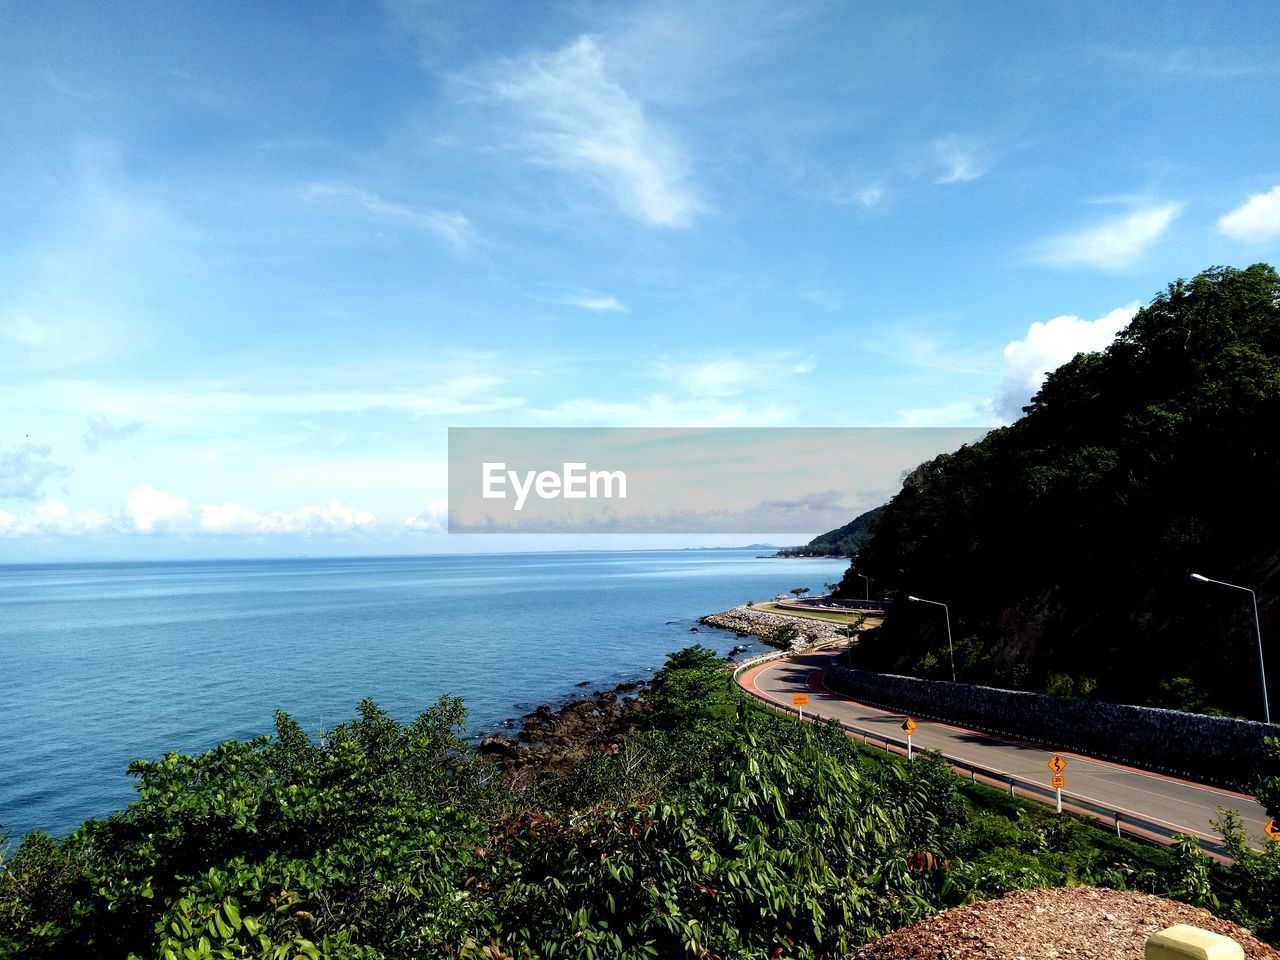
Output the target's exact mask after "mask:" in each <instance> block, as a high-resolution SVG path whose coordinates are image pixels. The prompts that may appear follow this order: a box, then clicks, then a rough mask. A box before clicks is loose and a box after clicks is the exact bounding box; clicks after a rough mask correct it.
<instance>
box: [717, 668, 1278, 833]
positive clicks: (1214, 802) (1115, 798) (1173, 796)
mask: <svg viewBox="0 0 1280 960" xmlns="http://www.w3.org/2000/svg"><path fill="white" fill-rule="evenodd" d="M835 656H837V653H828V652H823V651H812V652H810V653H806V654H799V655H797V656H794V657H788V658H785V659H781V660H774V661H771V662H768V663H765V664H761V665H759V666H756V667H752V668H751V669H749V670H746V671H744V672H743V673H742V674H741V675H740V676H739V677H738V683H739V684H741V685H742V687H743V688H744V689H746V690H747V691H748V692H750V693H753V694H755V695H757V696H760V697H763V698H764V699H767V700H771V701H773V702H774V703H777V704H780V705H783V706H787V707H790V705H791V696H792V694H795V693H807V694H808V695H809V706H808V707H806V708H805V710H804V713H805V716H807V717H808V716H815V715H816V716H820V717H836V718H837V719H839V720H840V721H841V722H843V723H844V724H845V725H846V727H849V728H852V730H854V731H856V732H857V733H858V734H862V733H867V734H869V735H870V736H871V742H873V743H874V742H875V741H876V740H877V739H880V738H887V739H889V740H891V741H895V742H898V743H903V744H905V741H906V734H905V733H904V732H903V731H902V729H901V724H902V721H903V719H904V718H903V715H902V714H900V713H893V712H890V711H887V710H881V709H878V708H876V707H871V706H867V705H866V704H862V703H858V702H856V701H854V700H851V699H849V698H848V697H846V696H844V695H842V694H838V693H835V692H833V691H831V690H828V689H827V688H826V687H825V686H824V685H823V683H822V675H823V672H824V670H825V668H826V666H827V664H828V663H829V662H830V661H831V660H832V659H833V658H834V657H835ZM912 741H913V745H914V747H915V749H918V750H941V751H942V752H943V753H944V754H945V755H946V756H947V758H948V759H950V760H952V761H953V762H957V761H958V762H959V765H960V766H961V767H963V765H964V763H966V762H967V763H971V764H975V765H978V766H981V767H983V768H985V769H987V770H991V771H995V772H997V773H1003V774H1008V775H1013V776H1015V777H1021V778H1024V779H1026V780H1030V781H1032V782H1034V783H1037V784H1040V785H1041V786H1042V787H1043V788H1044V792H1043V793H1041V794H1039V795H1036V794H1034V793H1032V791H1030V790H1028V789H1024V788H1023V787H1022V785H1021V784H1019V785H1018V787H1017V788H1016V789H1017V790H1018V792H1019V793H1022V794H1024V795H1031V796H1035V797H1036V799H1039V800H1042V801H1047V802H1052V789H1051V787H1050V778H1051V777H1052V776H1053V774H1052V773H1051V772H1050V771H1049V768H1048V766H1047V763H1048V761H1049V759H1050V758H1051V757H1052V756H1053V754H1054V751H1053V750H1051V749H1049V748H1047V747H1044V746H1042V745H1038V744H1034V743H1021V742H1017V741H1013V740H1007V739H1002V738H1000V737H996V736H992V735H990V734H985V733H978V732H975V731H972V730H964V729H961V728H959V727H953V726H948V725H946V724H941V723H935V722H932V721H925V720H921V721H919V727H918V728H917V730H916V732H915V734H914V735H913V737H912ZM1152 749H1153V750H1158V749H1159V745H1158V744H1152ZM1057 752H1058V753H1060V754H1061V755H1062V756H1063V757H1064V758H1065V759H1066V760H1067V762H1068V766H1067V768H1066V770H1065V771H1064V776H1065V777H1066V789H1065V790H1064V791H1063V804H1064V806H1065V807H1066V808H1067V809H1072V810H1076V811H1077V812H1086V813H1093V814H1094V815H1095V816H1096V815H1097V811H1096V810H1089V809H1088V808H1089V806H1090V802H1092V803H1093V804H1101V805H1105V806H1106V807H1108V808H1112V809H1118V810H1120V811H1122V812H1123V813H1122V819H1123V820H1124V821H1125V823H1124V829H1125V830H1126V832H1128V833H1134V834H1139V835H1143V836H1147V837H1151V838H1156V839H1167V837H1168V835H1169V834H1170V833H1173V832H1185V833H1194V834H1197V835H1200V836H1201V837H1202V838H1204V839H1206V840H1210V841H1212V840H1213V839H1214V838H1216V833H1215V831H1214V830H1213V826H1212V823H1211V821H1212V820H1214V819H1216V818H1217V817H1218V815H1219V814H1218V808H1219V807H1227V808H1229V809H1234V810H1237V811H1239V813H1240V815H1241V816H1242V817H1243V818H1244V822H1245V826H1246V828H1247V830H1248V832H1249V836H1250V840H1251V841H1252V843H1253V844H1254V845H1255V846H1258V847H1261V846H1262V844H1263V843H1264V840H1263V826H1264V825H1265V824H1266V822H1267V815H1266V812H1265V811H1264V809H1263V808H1262V806H1261V804H1259V803H1258V802H1257V801H1256V800H1254V799H1253V798H1252V797H1248V796H1245V795H1244V794H1241V793H1234V792H1232V791H1229V790H1221V789H1219V788H1217V787H1209V786H1205V785H1203V784H1198V783H1190V782H1188V781H1185V780H1178V779H1176V778H1173V777H1166V776H1162V775H1160V774H1157V773H1149V772H1147V771H1145V770H1136V769H1134V768H1132V767H1124V766H1121V765H1119V764H1115V763H1109V762H1106V761H1102V760H1091V759H1089V758H1087V757H1083V756H1080V755H1078V754H1073V753H1068V752H1066V751H1057ZM980 779H981V778H980ZM1006 784H1007V781H1006ZM1126 814H1127V815H1126ZM1207 845H1208V846H1210V847H1212V846H1213V844H1212V843H1210V844H1207Z"/></svg>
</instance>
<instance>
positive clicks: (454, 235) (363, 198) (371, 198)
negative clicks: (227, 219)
mask: <svg viewBox="0 0 1280 960" xmlns="http://www.w3.org/2000/svg"><path fill="white" fill-rule="evenodd" d="M298 195H299V196H300V197H301V198H302V199H303V200H307V201H312V202H316V201H327V202H334V203H345V204H347V205H349V206H351V207H354V208H355V209H358V210H360V211H362V212H364V213H366V214H369V215H371V216H373V217H376V218H378V219H380V220H389V221H392V222H397V223H401V224H405V225H407V226H410V227H413V228H415V229H418V230H422V231H425V232H426V233H429V234H432V235H433V236H435V237H436V238H437V239H438V240H441V241H443V242H444V243H445V244H446V245H448V246H449V248H450V249H452V250H453V252H454V253H456V254H458V255H459V256H463V255H465V254H467V253H470V252H471V250H472V249H474V248H475V247H476V245H477V244H479V242H480V233H479V231H478V230H476V228H475V225H474V224H473V223H472V222H471V221H470V220H469V219H467V218H466V217H465V216H463V215H462V214H460V213H452V212H449V211H445V210H435V209H430V208H417V207H411V206H408V205H406V204H402V203H392V202H390V201H387V200H384V199H383V198H382V197H380V196H378V195H377V194H375V193H370V192H369V191H368V190H362V189H360V188H359V187H352V186H347V185H343V184H332V183H309V184H307V185H306V186H304V187H303V188H302V189H301V190H300V191H299V192H298Z"/></svg>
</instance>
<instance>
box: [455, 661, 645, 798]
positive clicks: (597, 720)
mask: <svg viewBox="0 0 1280 960" xmlns="http://www.w3.org/2000/svg"><path fill="white" fill-rule="evenodd" d="M647 686H648V685H647V684H646V683H644V682H636V683H620V684H618V685H617V686H616V687H614V688H613V689H612V690H606V691H597V692H596V693H594V694H592V695H591V696H590V697H587V698H585V699H582V700H571V701H570V702H569V703H566V704H565V705H564V706H562V707H560V708H559V709H558V710H553V709H552V708H551V707H550V706H549V705H547V704H543V705H542V706H540V707H538V709H536V710H534V711H533V712H531V713H527V714H525V715H524V717H523V718H522V721H521V729H520V732H519V733H518V734H516V736H514V737H502V736H496V735H494V736H488V737H485V738H484V739H483V740H481V741H480V745H479V746H478V747H477V748H476V751H477V753H479V754H480V756H482V757H486V758H488V759H489V760H492V761H493V762H494V763H495V764H497V765H498V767H500V768H501V769H502V772H503V775H504V776H505V777H506V778H507V780H508V781H509V782H510V783H512V784H513V785H515V786H525V785H528V784H529V783H532V782H533V781H534V780H535V779H536V778H537V777H538V776H540V775H542V774H547V773H563V772H565V771H566V770H568V769H569V768H570V767H571V766H572V765H573V764H574V762H575V761H577V760H581V759H582V758H583V757H585V756H587V755H588V754H590V753H616V752H617V751H618V750H619V749H620V747H621V743H622V738H623V737H624V736H625V735H626V734H627V733H628V732H629V731H631V730H632V729H633V728H634V727H635V725H636V721H637V720H638V718H639V715H640V714H641V713H642V712H643V711H644V710H645V703H644V700H643V698H642V697H641V696H640V695H641V694H642V693H643V692H644V690H645V688H646V687H647Z"/></svg>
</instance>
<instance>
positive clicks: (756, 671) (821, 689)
mask: <svg viewBox="0 0 1280 960" xmlns="http://www.w3.org/2000/svg"><path fill="white" fill-rule="evenodd" d="M791 660H792V658H789V657H780V658H778V659H776V660H771V661H768V662H765V663H760V664H757V665H755V666H753V667H751V668H749V669H747V670H745V671H743V672H742V673H741V674H740V675H739V676H738V677H737V683H738V685H739V686H740V687H742V688H743V689H744V690H746V692H747V693H749V694H752V695H753V696H756V697H759V698H760V699H762V700H765V701H767V702H769V703H773V704H776V705H777V706H780V707H784V708H786V707H787V705H786V704H785V703H783V702H782V701H780V700H778V699H776V698H775V697H773V696H770V695H769V694H768V693H766V692H765V691H763V690H761V689H760V688H759V687H758V686H756V683H755V680H756V678H757V677H758V676H759V675H760V674H762V673H764V672H765V671H766V670H768V669H770V668H772V667H775V666H777V665H778V664H781V663H784V662H791ZM825 673H826V670H825V668H822V667H815V668H813V669H812V670H810V672H809V675H808V676H807V677H806V678H805V679H806V686H808V687H809V689H810V690H812V691H814V692H816V693H818V694H819V695H820V696H823V697H825V698H827V699H834V700H840V701H843V702H845V703H851V704H855V705H857V706H860V707H865V708H867V709H872V710H880V711H882V712H884V713H888V714H890V715H893V714H894V711H892V710H886V709H885V708H884V707H877V706H874V705H872V704H868V703H863V702H862V701H859V700H855V699H853V698H852V697H849V696H847V695H846V694H843V693H841V692H840V691H837V690H834V689H832V688H831V687H829V686H827V685H826V682H825V679H826V678H825ZM748 679H749V680H750V682H751V688H753V689H748V688H747V681H748ZM904 716H905V714H904ZM811 719H812V718H811ZM927 722H928V723H930V724H933V725H935V726H941V727H946V728H947V729H950V730H956V731H960V732H962V733H971V734H978V735H981V736H984V737H990V738H991V739H993V740H997V741H1000V742H1002V743H1008V744H1010V745H1013V746H1028V745H1030V746H1043V745H1042V744H1037V743H1035V742H1034V741H1015V740H1011V739H1009V738H1007V737H1001V736H995V735H992V734H988V733H985V732H982V731H977V730H970V729H968V728H967V727H961V726H957V725H955V724H950V723H945V722H941V721H934V720H929V721H927ZM846 732H847V733H848V734H849V735H850V736H853V733H852V732H850V731H846ZM871 735H872V736H874V737H876V738H877V739H880V740H883V741H884V742H885V746H886V748H888V746H889V744H890V742H891V741H889V740H888V739H886V738H885V737H884V736H883V735H882V734H871ZM895 746H896V744H895ZM1045 749H1046V750H1048V749H1050V748H1047V747H1046V748H1045ZM1059 752H1060V753H1066V755H1067V756H1072V757H1076V758H1077V759H1080V760H1083V761H1088V762H1089V763H1097V764H1099V765H1102V766H1107V767H1111V768H1113V769H1117V770H1123V771H1126V772H1129V773H1133V774H1135V775H1137V776H1142V777H1150V778H1151V779H1154V780H1162V781H1165V782H1169V783H1181V784H1184V785H1186V786H1191V787H1195V788H1197V789H1202V790H1207V791H1209V792H1212V793H1217V794H1220V795H1223V796H1229V797H1238V798H1240V799H1244V800H1253V799H1254V798H1253V797H1250V796H1249V795H1248V794H1244V793H1239V792H1236V791H1232V790H1226V789H1223V788H1221V787H1215V786H1212V785H1209V784H1202V783H1196V782H1195V781H1193V780H1185V779H1182V778H1179V777H1172V776H1169V775H1167V774H1160V773H1155V772H1153V771H1149V770H1139V769H1137V768H1135V767H1127V766H1124V765H1123V764H1118V763H1113V762H1111V761H1104V760H1097V759H1095V758H1093V757H1090V756H1088V755H1086V754H1081V753H1072V752H1068V751H1059ZM959 762H961V763H970V761H966V760H960V761H959ZM952 769H953V770H956V771H957V772H969V773H976V771H974V770H972V769H971V770H968V771H962V770H961V768H957V767H955V766H953V767H952ZM984 769H985V770H986V771H987V772H988V773H990V774H996V775H997V776H1005V777H1009V778H1012V779H1014V780H1017V781H1020V782H1022V783H1024V784H1031V785H1032V786H1033V787H1034V786H1036V785H1035V784H1034V783H1033V781H1031V780H1028V779H1027V778H1026V777H1023V776H1020V775H1019V774H1014V773H1009V772H1008V771H1004V770H997V769H995V768H992V767H987V768H984ZM978 776H980V777H982V778H983V779H986V780H991V777H990V776H987V775H984V774H981V773H979V774H978ZM1025 789H1027V788H1026V787H1024V790H1025ZM1045 789H1047V788H1045ZM1073 798H1074V799H1078V800H1081V801H1084V802H1086V803H1092V804H1096V805H1097V806H1099V807H1105V808H1107V809H1109V810H1112V811H1114V812H1115V813H1118V814H1124V815H1127V816H1129V817H1132V818H1134V819H1135V820H1137V821H1141V822H1142V823H1149V824H1152V825H1159V826H1164V827H1168V828H1169V829H1171V830H1172V831H1174V832H1178V833H1190V834H1194V835H1196V836H1198V837H1200V838H1201V839H1202V840H1207V841H1209V842H1214V843H1216V842H1218V838H1216V837H1211V836H1210V835H1209V834H1206V833H1203V832H1202V831H1199V830H1196V829H1194V828H1190V827H1183V826H1179V825H1178V824H1174V823H1170V822H1169V821H1167V820H1162V819H1160V818H1159V817H1156V816H1154V815H1151V814H1144V813H1139V812H1138V811H1136V810H1129V809H1127V808H1125V807H1119V806H1116V805H1115V804H1112V803H1107V802H1105V801H1102V800H1097V799H1095V798H1093V797H1088V796H1085V795H1084V794H1068V793H1064V794H1063V799H1064V801H1065V800H1070V799H1073ZM1029 799H1034V800H1036V801H1037V802H1040V803H1046V802H1048V800H1047V798H1046V797H1042V796H1040V795H1039V794H1038V793H1037V792H1035V791H1031V792H1030V793H1029ZM1065 805H1067V804H1064V806H1065ZM1071 806H1072V807H1073V808H1074V810H1075V811H1076V812H1078V813H1082V814H1084V815H1086V816H1089V817H1092V818H1094V819H1097V820H1099V821H1100V822H1103V823H1105V822H1107V818H1106V817H1104V816H1103V815H1102V814H1100V813H1099V812H1098V811H1096V810H1085V809H1082V808H1079V807H1075V806H1074V805H1073V804H1072V805H1071ZM1125 827H1126V829H1127V832H1129V833H1131V834H1133V835H1140V836H1144V837H1147V838H1150V839H1157V840H1160V841H1161V842H1168V840H1169V838H1167V837H1164V836H1161V835H1160V834H1156V833H1153V832H1152V831H1150V830H1145V829H1143V828H1142V827H1140V826H1139V825H1138V823H1134V822H1128V821H1126V822H1125ZM1210 853H1211V854H1212V853H1213V851H1210Z"/></svg>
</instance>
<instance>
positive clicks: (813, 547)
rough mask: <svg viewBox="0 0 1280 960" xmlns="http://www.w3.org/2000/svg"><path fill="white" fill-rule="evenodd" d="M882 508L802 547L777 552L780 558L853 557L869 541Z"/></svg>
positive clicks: (864, 514)
mask: <svg viewBox="0 0 1280 960" xmlns="http://www.w3.org/2000/svg"><path fill="white" fill-rule="evenodd" d="M883 512H884V507H883V506H880V507H876V508H875V509H874V510H868V511H867V512H866V513H862V514H859V515H858V516H856V517H854V518H853V519H852V520H850V521H849V522H848V523H846V524H845V525H844V526H843V527H836V529H834V530H828V531H827V532H826V533H824V534H821V535H820V536H817V537H814V538H813V539H812V540H810V541H809V542H808V543H807V544H805V545H804V546H803V547H785V548H784V549H782V550H779V551H778V556H780V557H833V556H834V557H853V556H856V555H857V554H858V551H860V550H861V549H862V548H863V547H865V546H866V545H867V543H868V542H870V540H871V535H872V533H873V532H874V530H875V525H876V522H877V521H878V520H879V519H880V515H881V514H882V513H883Z"/></svg>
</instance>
